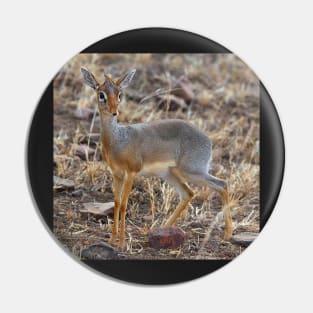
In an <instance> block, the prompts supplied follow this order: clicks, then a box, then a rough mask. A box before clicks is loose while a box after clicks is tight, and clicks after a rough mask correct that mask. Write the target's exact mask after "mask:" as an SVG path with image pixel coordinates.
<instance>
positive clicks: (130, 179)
mask: <svg viewBox="0 0 313 313" xmlns="http://www.w3.org/2000/svg"><path fill="white" fill-rule="evenodd" d="M133 182H134V175H133V174H130V173H129V174H128V175H127V177H126V179H125V184H124V190H123V195H122V201H121V208H120V210H121V225H120V226H121V228H120V243H119V248H120V249H121V250H124V247H125V216H126V209H127V203H128V197H129V194H130V191H131V189H132V186H133Z"/></svg>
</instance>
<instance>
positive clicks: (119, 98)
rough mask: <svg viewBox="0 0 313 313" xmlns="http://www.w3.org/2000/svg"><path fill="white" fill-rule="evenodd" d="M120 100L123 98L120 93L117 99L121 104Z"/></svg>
mask: <svg viewBox="0 0 313 313" xmlns="http://www.w3.org/2000/svg"><path fill="white" fill-rule="evenodd" d="M122 98H123V97H122V93H119V94H118V98H117V100H118V102H121V101H122Z"/></svg>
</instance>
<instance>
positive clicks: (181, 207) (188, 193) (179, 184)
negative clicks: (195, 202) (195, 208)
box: [165, 168, 194, 226]
mask: <svg viewBox="0 0 313 313" xmlns="http://www.w3.org/2000/svg"><path fill="white" fill-rule="evenodd" d="M167 180H168V182H169V183H170V184H172V185H174V186H175V188H176V189H177V191H178V192H179V195H180V203H179V204H178V206H177V208H176V209H175V211H174V212H173V214H172V215H171V216H170V218H169V219H168V220H167V222H166V224H165V225H166V226H170V225H173V224H174V223H175V221H176V220H177V218H178V217H179V216H180V215H181V214H182V213H183V212H185V211H186V210H187V207H188V204H189V203H190V201H191V200H192V198H193V196H194V192H193V191H192V190H191V189H190V188H189V187H188V185H187V184H186V183H184V181H183V180H182V179H181V177H180V175H179V170H178V169H177V168H170V174H169V175H168V177H167Z"/></svg>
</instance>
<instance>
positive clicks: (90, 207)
mask: <svg viewBox="0 0 313 313" xmlns="http://www.w3.org/2000/svg"><path fill="white" fill-rule="evenodd" d="M83 206H84V207H83V208H81V209H79V212H81V213H90V214H94V215H102V216H108V215H109V214H111V213H113V212H114V202H105V203H99V202H88V203H83Z"/></svg>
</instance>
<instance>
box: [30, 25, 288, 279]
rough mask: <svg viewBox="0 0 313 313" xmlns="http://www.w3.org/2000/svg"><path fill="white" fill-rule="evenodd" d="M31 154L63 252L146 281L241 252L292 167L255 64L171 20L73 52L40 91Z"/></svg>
mask: <svg viewBox="0 0 313 313" xmlns="http://www.w3.org/2000/svg"><path fill="white" fill-rule="evenodd" d="M27 153H28V173H29V180H30V184H31V189H32V192H33V196H34V199H35V201H36V204H37V206H38V209H39V211H40V214H41V215H42V217H43V219H44V222H45V223H46V225H47V226H48V228H49V229H50V231H51V232H52V234H53V236H54V237H55V239H56V240H58V241H59V242H60V243H61V244H62V246H64V249H65V250H66V251H67V252H68V254H70V255H73V256H74V258H75V259H77V260H79V261H80V262H82V263H84V264H86V265H87V266H88V267H90V268H93V269H95V270H96V271H98V272H100V273H104V274H106V275H110V276H112V277H115V278H118V279H121V280H124V281H129V282H135V283H143V284H170V283H177V282H183V281H188V280H191V279H194V278H197V277H200V276H202V275H206V274H208V273H211V272H213V271H215V270H217V269H219V268H220V267H222V266H224V265H226V264H227V263H228V262H230V261H231V260H232V259H234V258H235V257H236V256H238V255H240V254H241V253H243V252H244V250H245V249H246V248H247V247H248V246H249V245H250V244H251V243H252V242H253V241H254V239H255V238H256V237H257V235H258V234H259V232H260V231H262V228H263V227H264V225H265V223H266V221H267V220H268V218H269V217H270V215H271V213H272V211H273V208H274V205H275V202H276V200H277V197H278V194H279V190H280V187H281V183H282V178H283V171H284V141H283V134H282V129H281V125H280V121H279V118H278V115H277V112H276V109H275V107H274V104H273V102H272V100H271V98H270V96H269V94H268V93H267V91H266V89H265V87H264V86H263V84H262V83H261V82H260V80H259V79H258V77H257V76H256V75H255V73H254V72H253V71H252V70H251V69H250V68H249V67H248V66H247V65H246V64H245V63H244V62H243V61H241V60H240V59H239V58H238V57H237V56H235V55H234V54H233V53H231V52H230V51H229V50H227V49H226V48H224V47H222V46H221V45H219V44H217V43H215V42H213V41H211V40H209V39H207V38H204V37H201V36H199V35H197V34H193V33H189V32H185V31H181V30H174V29H165V28H147V29H138V30H131V31H128V32H124V33H120V34H116V35H114V36H111V37H108V38H106V39H103V40H101V41H99V42H97V43H95V44H93V45H91V46H89V47H88V48H87V49H85V50H83V51H82V52H81V53H79V54H78V55H76V56H75V57H73V58H72V59H71V60H69V61H68V62H67V63H66V64H65V65H64V66H63V67H62V68H61V69H60V70H59V71H58V73H57V74H56V75H55V77H54V78H53V80H52V81H51V82H50V84H49V85H48V86H47V88H46V90H45V92H44V94H43V95H42V97H41V99H40V102H39V104H38V106H37V109H36V111H35V114H34V117H33V120H32V124H31V128H30V132H29V140H28V151H27Z"/></svg>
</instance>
